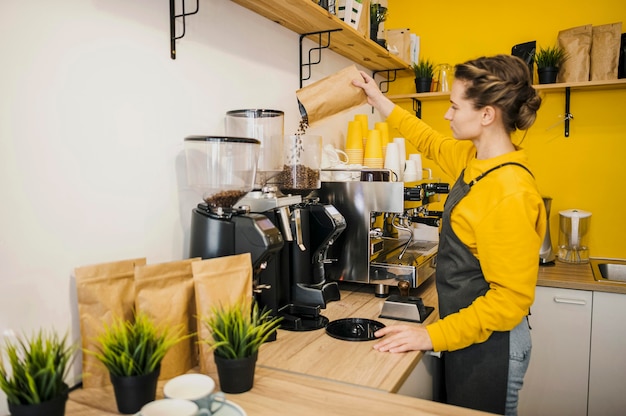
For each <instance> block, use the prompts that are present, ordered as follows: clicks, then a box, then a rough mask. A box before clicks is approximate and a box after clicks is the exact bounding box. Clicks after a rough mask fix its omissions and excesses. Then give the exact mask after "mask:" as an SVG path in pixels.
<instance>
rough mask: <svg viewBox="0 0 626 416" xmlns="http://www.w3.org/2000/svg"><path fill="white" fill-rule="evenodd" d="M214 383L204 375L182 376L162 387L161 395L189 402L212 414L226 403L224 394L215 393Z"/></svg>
mask: <svg viewBox="0 0 626 416" xmlns="http://www.w3.org/2000/svg"><path fill="white" fill-rule="evenodd" d="M214 389H215V381H213V379H212V378H211V377H209V376H207V375H204V374H183V375H180V376H177V377H174V378H173V379H171V380H169V381H168V382H167V383H165V386H163V395H165V397H166V398H168V399H182V400H191V401H192V402H193V403H195V404H196V405H197V406H198V407H199V408H200V409H202V410H207V411H208V412H209V413H207V414H209V415H210V414H213V413H215V412H217V411H218V410H219V409H220V408H221V407H222V406H223V405H224V402H225V401H226V398H225V397H224V393H222V392H216V393H214V392H213V390H214Z"/></svg>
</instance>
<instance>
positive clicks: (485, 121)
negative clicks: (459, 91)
mask: <svg viewBox="0 0 626 416" xmlns="http://www.w3.org/2000/svg"><path fill="white" fill-rule="evenodd" d="M497 112H498V110H497V109H496V107H493V106H491V105H487V106H485V107H483V109H482V115H481V123H482V125H483V126H488V125H490V124H492V123H493V122H494V121H495V119H496V117H497Z"/></svg>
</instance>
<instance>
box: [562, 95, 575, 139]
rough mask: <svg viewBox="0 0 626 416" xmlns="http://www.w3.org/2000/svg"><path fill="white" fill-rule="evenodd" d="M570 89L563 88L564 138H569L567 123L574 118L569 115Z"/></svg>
mask: <svg viewBox="0 0 626 416" xmlns="http://www.w3.org/2000/svg"><path fill="white" fill-rule="evenodd" d="M570 95H571V91H570V87H565V133H564V134H565V137H569V121H570V120H571V119H573V118H574V116H573V115H572V113H570Z"/></svg>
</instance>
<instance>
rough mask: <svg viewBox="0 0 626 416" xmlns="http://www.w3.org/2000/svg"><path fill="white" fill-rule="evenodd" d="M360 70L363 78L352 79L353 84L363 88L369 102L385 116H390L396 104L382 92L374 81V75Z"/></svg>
mask: <svg viewBox="0 0 626 416" xmlns="http://www.w3.org/2000/svg"><path fill="white" fill-rule="evenodd" d="M359 72H360V73H361V76H362V77H363V79H355V80H352V85H354V86H355V87H359V88H362V89H363V91H364V92H365V95H367V103H368V104H369V105H371V106H372V107H374V108H376V109H377V110H378V111H379V112H380V114H381V115H382V116H383V117H384V118H387V117H389V114H391V111H392V110H393V108H394V107H395V104H394V103H393V102H391V100H389V99H388V98H387V97H385V95H384V94H383V93H382V92H380V90H379V89H378V86H377V85H376V81H374V79H373V78H372V77H370V76H369V75H367V74H366V73H365V72H363V71H359Z"/></svg>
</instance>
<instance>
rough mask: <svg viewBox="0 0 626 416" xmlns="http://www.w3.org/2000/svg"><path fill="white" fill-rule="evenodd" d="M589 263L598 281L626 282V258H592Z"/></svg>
mask: <svg viewBox="0 0 626 416" xmlns="http://www.w3.org/2000/svg"><path fill="white" fill-rule="evenodd" d="M589 263H590V264H591V271H592V272H593V278H594V279H596V281H598V282H616V283H626V260H624V259H601V258H591V259H589Z"/></svg>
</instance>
